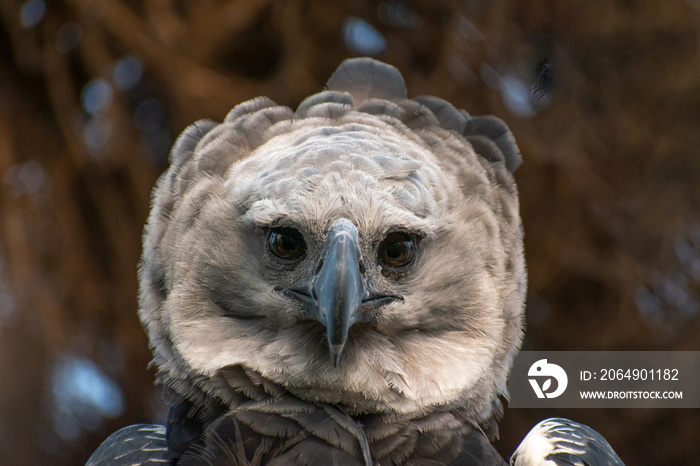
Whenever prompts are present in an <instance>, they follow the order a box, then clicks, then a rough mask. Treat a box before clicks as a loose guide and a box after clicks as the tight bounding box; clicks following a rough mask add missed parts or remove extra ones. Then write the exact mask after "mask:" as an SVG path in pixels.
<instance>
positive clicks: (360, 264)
mask: <svg viewBox="0 0 700 466" xmlns="http://www.w3.org/2000/svg"><path fill="white" fill-rule="evenodd" d="M359 266H360V273H362V274H364V273H365V262H364V261H360V263H359Z"/></svg>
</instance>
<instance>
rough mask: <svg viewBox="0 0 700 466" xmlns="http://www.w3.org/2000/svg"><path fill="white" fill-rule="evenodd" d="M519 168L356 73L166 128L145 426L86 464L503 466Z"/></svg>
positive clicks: (147, 300)
mask: <svg viewBox="0 0 700 466" xmlns="http://www.w3.org/2000/svg"><path fill="white" fill-rule="evenodd" d="M520 161H521V158H520V154H519V151H518V148H517V146H516V144H515V141H514V139H513V137H512V135H511V133H510V131H509V130H508V128H507V127H506V126H505V124H504V123H503V122H502V121H500V120H498V119H497V118H494V117H490V116H486V117H474V116H470V115H469V114H467V113H466V112H465V111H463V110H457V109H456V108H455V107H453V106H452V105H451V104H449V103H448V102H446V101H444V100H441V99H439V98H436V97H416V98H413V99H408V98H407V92H406V87H405V84H404V81H403V78H402V76H401V74H400V73H399V72H398V70H396V69H395V68H394V67H392V66H390V65H387V64H384V63H381V62H378V61H375V60H372V59H368V58H360V59H352V60H346V61H345V62H343V63H342V64H341V65H340V67H339V68H338V70H337V71H336V72H335V73H334V74H333V76H332V77H331V78H330V80H329V81H328V84H327V89H326V90H325V91H323V92H321V93H318V94H315V95H312V96H310V97H308V98H307V99H305V100H304V101H303V102H302V103H301V105H300V106H299V107H298V109H297V110H296V111H293V110H291V109H290V108H288V107H284V106H280V105H277V104H276V103H275V102H273V101H272V100H270V99H268V98H265V97H259V98H256V99H253V100H250V101H247V102H244V103H242V104H240V105H238V106H237V107H235V108H234V109H233V110H231V112H230V113H229V114H228V116H227V117H226V119H225V120H224V122H223V123H220V124H217V123H215V122H212V121H208V120H204V121H199V122H197V123H195V124H193V125H192V126H190V127H189V128H187V129H186V130H185V131H184V133H183V134H182V135H181V136H180V137H179V138H178V140H177V142H176V143H175V145H174V147H173V149H172V152H171V155H170V162H171V166H170V168H169V169H168V170H167V172H166V173H165V174H164V175H163V176H162V177H161V178H160V180H159V181H158V184H157V186H156V188H155V189H154V191H153V207H152V210H151V214H150V216H149V219H148V223H147V225H146V228H145V232H144V238H143V242H144V249H143V256H142V260H141V265H140V273H139V279H140V296H139V305H140V308H139V316H140V318H141V321H142V323H143V325H144V327H145V329H146V331H147V333H148V337H149V340H150V346H151V348H152V351H153V355H154V364H155V365H156V367H157V369H158V372H157V381H156V383H157V384H158V385H159V386H160V387H161V388H162V390H163V392H164V398H165V400H166V402H167V404H168V405H169V407H170V411H169V418H168V422H167V426H166V427H163V426H155V425H137V426H131V427H128V428H126V429H122V430H121V431H119V432H117V433H115V434H113V435H112V436H111V437H110V438H109V439H107V440H106V441H105V442H104V443H103V444H102V446H100V448H99V449H98V450H97V451H96V452H95V453H94V454H93V455H92V457H91V458H90V460H88V465H91V466H93V465H107V464H110V465H111V464H120V465H121V464H124V465H126V464H129V465H131V464H163V463H170V464H177V465H183V466H184V465H258V464H264V465H331V464H339V465H371V464H376V465H394V464H396V465H399V464H407V465H408V464H411V465H413V464H445V465H467V464H474V465H501V464H505V461H504V460H503V459H502V458H501V457H500V456H499V455H498V453H497V452H496V451H495V449H494V448H493V447H492V446H491V444H490V441H491V440H493V439H494V438H496V436H497V434H498V427H497V424H496V422H497V420H498V419H499V418H500V416H501V415H502V406H501V401H500V400H499V397H502V396H503V397H505V396H507V393H506V378H507V376H508V373H509V370H510V367H511V364H512V361H513V358H514V357H515V355H516V353H517V351H518V349H519V347H520V344H521V339H522V335H523V302H524V298H525V292H526V272H525V262H524V258H523V245H522V228H521V221H520V216H519V209H518V195H517V190H516V186H515V182H514V180H513V176H512V172H513V171H514V170H515V169H516V168H517V167H518V165H519V164H520ZM521 458H524V456H523V455H521ZM523 464H526V463H523Z"/></svg>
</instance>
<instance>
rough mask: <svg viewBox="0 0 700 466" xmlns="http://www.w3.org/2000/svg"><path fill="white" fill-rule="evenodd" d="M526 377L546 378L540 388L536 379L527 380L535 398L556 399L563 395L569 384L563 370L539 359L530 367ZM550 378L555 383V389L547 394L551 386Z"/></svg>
mask: <svg viewBox="0 0 700 466" xmlns="http://www.w3.org/2000/svg"><path fill="white" fill-rule="evenodd" d="M527 375H528V376H530V377H547V379H546V380H544V382H543V383H542V386H541V387H540V384H539V383H538V382H537V379H528V380H529V381H530V385H532V389H533V390H535V394H536V395H537V398H545V397H547V398H556V397H558V396H559V395H561V394H562V393H564V390H566V385H567V384H568V383H569V378H568V377H567V376H566V372H565V371H564V369H562V368H561V367H560V366H557V365H556V364H550V363H548V362H547V360H546V359H540V360H539V361H536V362H535V363H534V364H533V365H532V366H530V370H529V371H528V372H527ZM552 378H554V379H556V381H557V389H556V390H554V391H553V392H548V391H547V390H549V389H550V387H551V385H552Z"/></svg>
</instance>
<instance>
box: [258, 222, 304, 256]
mask: <svg viewBox="0 0 700 466" xmlns="http://www.w3.org/2000/svg"><path fill="white" fill-rule="evenodd" d="M267 247H268V248H269V249H270V252H271V253H272V254H274V255H275V256H277V257H279V258H280V259H284V260H287V261H293V260H297V259H300V258H301V257H302V256H303V255H304V253H305V252H306V242H305V241H304V237H303V236H302V235H301V233H299V232H298V231H297V230H295V229H294V228H276V229H274V230H271V231H270V234H269V235H268V237H267Z"/></svg>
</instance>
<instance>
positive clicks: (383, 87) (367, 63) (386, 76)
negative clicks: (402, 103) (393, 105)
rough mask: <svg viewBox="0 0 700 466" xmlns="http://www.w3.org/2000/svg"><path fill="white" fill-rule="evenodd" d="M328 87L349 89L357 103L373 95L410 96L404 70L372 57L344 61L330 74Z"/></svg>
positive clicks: (383, 96) (346, 90)
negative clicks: (403, 73) (404, 78)
mask: <svg viewBox="0 0 700 466" xmlns="http://www.w3.org/2000/svg"><path fill="white" fill-rule="evenodd" d="M326 88H328V89H329V90H331V91H344V92H349V93H350V94H352V95H353V97H354V98H355V102H356V103H361V102H364V101H365V100H369V99H371V98H376V99H384V100H398V99H405V98H406V96H407V91H406V83H405V82H404V80H403V76H401V72H400V71H399V70H398V69H396V68H395V67H393V66H391V65H387V64H386V63H382V62H380V61H377V60H374V59H372V58H352V59H348V60H345V61H344V62H342V63H341V64H340V66H339V67H338V69H337V70H336V71H335V73H333V75H332V76H331V77H330V79H329V80H328V83H327V84H326Z"/></svg>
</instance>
